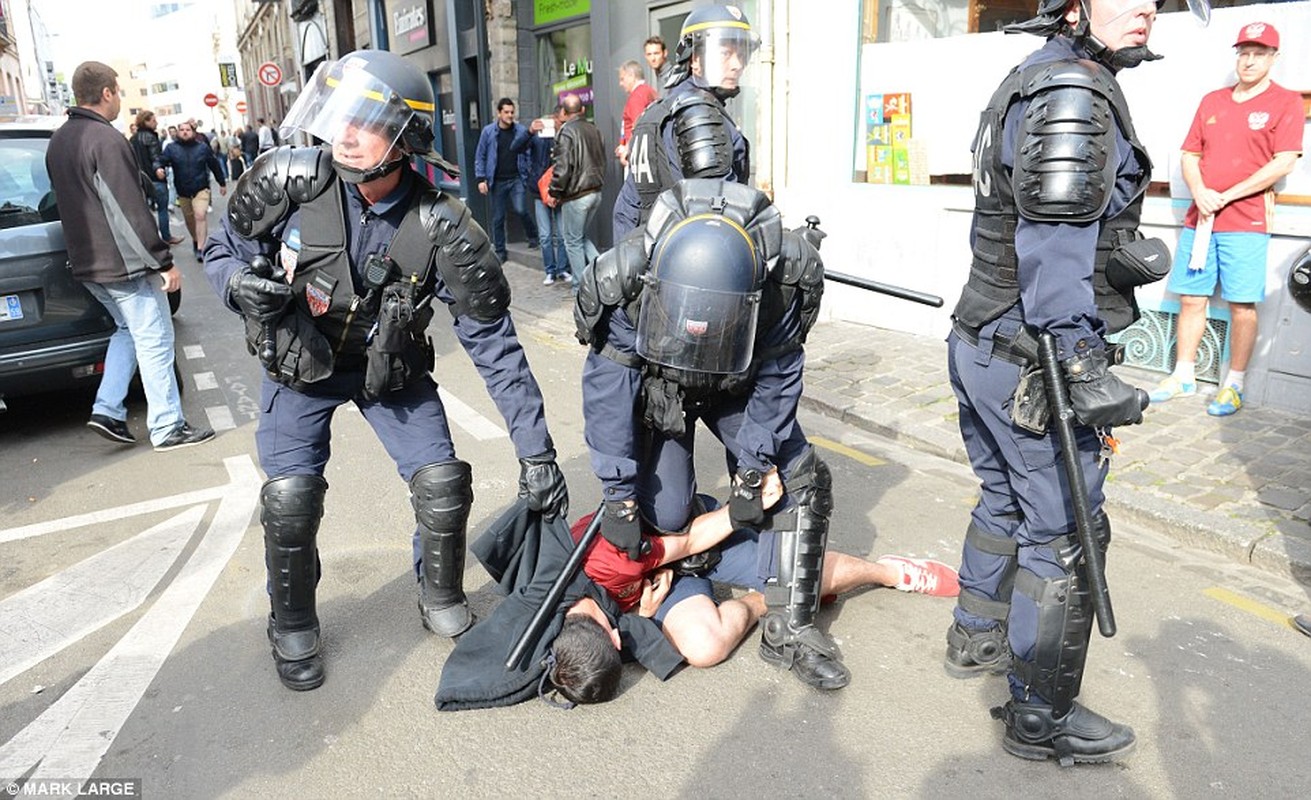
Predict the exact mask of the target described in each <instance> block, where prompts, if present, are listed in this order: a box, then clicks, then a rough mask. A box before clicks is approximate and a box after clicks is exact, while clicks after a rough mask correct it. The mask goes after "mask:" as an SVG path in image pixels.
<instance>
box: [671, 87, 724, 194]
mask: <svg viewBox="0 0 1311 800" xmlns="http://www.w3.org/2000/svg"><path fill="white" fill-rule="evenodd" d="M670 113H671V114H672V116H673V118H674V142H675V143H676V146H677V149H678V161H679V168H680V169H682V171H683V177H684V178H722V177H726V176H729V175H731V174H732V172H733V138H732V136H731V135H730V130H731V126H732V124H733V123H732V122H731V121H730V120H729V119H728V116H727V115H726V114H725V112H724V107H723V106H722V105H721V104H720V103H719V101H718V100H716V99H714V98H713V97H711V96H709V95H706V94H703V93H701V92H689V93H687V94H685V95H683V96H682V97H680V98H679V99H678V101H677V102H675V103H674V106H673V108H672V109H671V110H670Z"/></svg>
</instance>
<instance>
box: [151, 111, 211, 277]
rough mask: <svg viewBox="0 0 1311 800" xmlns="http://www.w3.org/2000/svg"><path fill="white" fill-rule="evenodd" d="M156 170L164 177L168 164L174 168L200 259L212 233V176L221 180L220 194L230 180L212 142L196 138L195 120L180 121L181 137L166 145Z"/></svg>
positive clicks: (174, 183)
mask: <svg viewBox="0 0 1311 800" xmlns="http://www.w3.org/2000/svg"><path fill="white" fill-rule="evenodd" d="M157 166H158V169H156V170H155V174H156V175H157V176H158V177H160V178H162V177H163V176H164V168H165V167H168V168H170V169H172V170H173V185H174V187H175V188H176V189H177V193H178V198H179V200H180V201H181V204H182V218H183V219H184V220H185V221H186V223H187V231H188V232H189V233H190V234H191V247H192V251H193V253H194V254H195V256H196V260H197V261H199V260H200V249H201V248H202V247H204V246H205V239H206V238H208V236H209V222H208V220H206V219H205V215H206V214H208V213H209V176H210V174H213V176H214V179H215V180H217V181H218V184H219V194H222V195H225V194H227V193H228V182H227V181H226V180H224V178H223V174H222V172H221V171H220V170H219V162H218V159H217V158H215V157H214V151H213V150H211V149H210V148H209V145H207V144H202V143H201V142H200V141H198V140H197V139H196V128H195V123H194V122H181V123H178V140H177V141H176V142H171V143H170V144H169V145H168V146H167V147H165V148H164V153H163V155H162V156H160V159H159V164H158V165H157Z"/></svg>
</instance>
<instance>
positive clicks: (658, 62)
mask: <svg viewBox="0 0 1311 800" xmlns="http://www.w3.org/2000/svg"><path fill="white" fill-rule="evenodd" d="M642 56H643V57H644V58H645V59H646V63H647V66H649V67H650V68H651V82H652V83H654V84H655V88H656V93H657V94H661V95H663V94H664V93H665V79H666V78H668V77H669V48H668V47H665V40H664V39H661V38H660V37H659V36H652V37H651V38H650V39H647V40H646V42H645V43H644V44H643V45H642Z"/></svg>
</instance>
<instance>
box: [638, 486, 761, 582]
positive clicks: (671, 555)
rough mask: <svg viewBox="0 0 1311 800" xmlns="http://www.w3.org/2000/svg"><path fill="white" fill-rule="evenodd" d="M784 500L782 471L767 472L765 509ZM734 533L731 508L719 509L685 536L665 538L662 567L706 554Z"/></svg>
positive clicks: (695, 523) (701, 518) (696, 522)
mask: <svg viewBox="0 0 1311 800" xmlns="http://www.w3.org/2000/svg"><path fill="white" fill-rule="evenodd" d="M782 497H783V481H782V480H780V479H779V477H778V468H777V467H775V468H774V469H771V470H770V471H769V472H767V473H766V474H765V476H764V479H763V481H762V483H761V485H760V500H761V504H762V505H763V506H764V507H765V508H772V507H773V506H774V504H775V503H777V502H778V501H779V500H780V499H781V498H782ZM732 532H733V523H732V522H730V521H729V519H728V506H723V507H721V508H717V509H715V510H714V511H711V512H709V513H706V514H702V515H700V516H699V517H697V518H696V519H694V520H692V525H691V527H689V528H688V531H687V535H685V536H665V537H663V538H662V539H661V541H662V543H663V544H664V546H665V555H664V558H662V559H661V560H660V565H661V566H663V565H665V564H669V563H671V562H674V561H677V560H679V559H680V558H684V557H686V556H692V555H696V554H697V553H701V552H704V551H706V550H709V549H710V548H712V547H714V546H715V545H717V544H719V543H720V542H722V541H724V540H725V539H727V538H728V535H729V534H730V533H732Z"/></svg>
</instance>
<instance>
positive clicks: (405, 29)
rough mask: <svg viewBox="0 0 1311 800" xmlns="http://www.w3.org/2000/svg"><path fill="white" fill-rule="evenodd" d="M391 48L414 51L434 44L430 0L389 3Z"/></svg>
mask: <svg viewBox="0 0 1311 800" xmlns="http://www.w3.org/2000/svg"><path fill="white" fill-rule="evenodd" d="M387 19H388V23H387V24H388V25H389V26H390V28H391V50H392V52H394V53H401V54H404V53H413V52H414V51H415V50H422V49H423V48H425V47H429V46H431V45H432V8H431V7H430V6H429V0H392V2H390V3H388V4H387Z"/></svg>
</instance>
